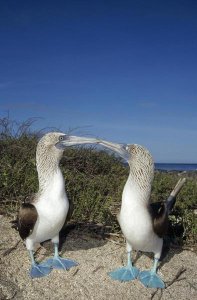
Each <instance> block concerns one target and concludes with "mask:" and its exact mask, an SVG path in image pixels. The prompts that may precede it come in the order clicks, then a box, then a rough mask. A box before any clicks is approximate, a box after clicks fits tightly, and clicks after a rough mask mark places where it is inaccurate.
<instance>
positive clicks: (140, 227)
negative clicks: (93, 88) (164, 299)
mask: <svg viewBox="0 0 197 300" xmlns="http://www.w3.org/2000/svg"><path fill="white" fill-rule="evenodd" d="M99 144H101V145H103V146H105V147H107V148H109V149H111V150H113V151H115V152H116V153H118V154H119V155H120V156H121V157H123V158H124V159H125V160H126V161H127V162H128V164H129V166H130V174H129V177H128V179H127V182H126V184H125V186H124V190H123V194H122V203H121V209H120V213H119V216H118V221H119V224H120V227H121V230H122V232H123V235H124V236H125V238H126V249H127V254H128V263H127V266H126V267H122V268H118V269H116V270H114V271H112V272H110V273H109V275H110V276H111V278H112V279H115V280H120V281H130V280H133V279H135V278H139V280H140V281H141V282H142V284H143V285H145V286H146V287H153V288H164V287H165V284H164V282H163V281H162V279H161V278H160V277H159V275H158V274H157V264H158V261H159V259H160V256H161V252H162V246H163V236H164V234H165V233H166V231H167V225H168V215H169V213H170V211H171V210H172V208H173V206H174V204H175V200H176V195H177V194H178V192H179V191H180V189H181V187H182V185H183V184H184V182H185V179H183V180H180V182H179V183H178V184H177V186H176V187H175V189H174V190H173V191H172V193H171V194H170V196H169V198H168V199H167V201H166V202H165V203H164V204H163V205H161V206H160V209H159V210H158V209H156V210H155V209H154V206H151V204H150V194H151V185H152V181H153V178H154V161H153V158H152V155H151V154H150V152H149V151H148V150H147V149H145V148H144V147H142V146H140V145H137V144H133V145H127V144H116V143H111V142H108V141H103V140H101V141H100V142H99ZM132 249H134V250H140V251H145V252H153V253H154V264H153V267H152V269H151V270H150V271H142V272H140V271H139V270H138V269H137V268H136V267H134V266H133V265H132V259H131V251H132Z"/></svg>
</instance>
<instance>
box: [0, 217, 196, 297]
mask: <svg viewBox="0 0 197 300" xmlns="http://www.w3.org/2000/svg"><path fill="white" fill-rule="evenodd" d="M9 221H10V220H9V219H8V218H7V217H3V216H0V299H16V300H19V299H29V300H31V299H32V300H33V299H34V300H37V299H43V300H45V299H59V300H61V299H69V300H72V299H75V300H77V299H81V300H82V299H109V300H110V299H118V300H119V299H134V300H135V299H139V300H143V299H151V298H153V299H154V300H156V299H163V300H164V299H179V300H185V299H190V300H192V299H197V276H196V275H197V259H196V255H195V254H194V253H193V252H191V251H179V252H178V251H174V250H171V251H170V252H169V253H168V255H167V257H166V258H165V259H164V261H163V262H162V265H161V267H160V269H159V274H160V275H161V277H162V278H163V280H164V281H165V283H168V282H170V281H171V280H172V279H173V278H175V276H176V274H177V272H178V271H179V270H180V268H181V267H183V268H186V271H185V272H184V273H183V274H182V275H181V276H180V277H179V280H176V281H175V282H174V283H173V284H171V285H170V286H168V287H167V288H166V289H165V290H163V293H162V294H161V290H155V289H147V288H145V287H143V286H142V285H141V283H140V282H139V281H138V280H134V281H132V282H127V283H121V282H118V281H112V280H111V279H110V278H109V276H108V275H107V272H109V271H111V270H113V269H114V268H116V267H119V266H121V265H122V264H123V261H124V262H125V260H126V256H125V248H124V246H122V245H120V244H116V243H115V242H114V241H110V240H103V239H97V238H92V237H91V236H90V235H89V234H87V233H84V232H82V233H81V232H80V231H79V230H73V231H71V232H70V233H69V234H68V236H67V238H66V241H65V242H64V243H63V245H62V249H61V255H62V256H63V257H68V258H72V259H75V260H76V261H78V262H79V266H77V267H74V268H72V269H70V270H69V271H61V270H53V271H52V272H51V274H50V275H49V276H47V277H44V278H40V279H33V280H32V279H31V278H30V277H29V275H28V270H29V267H30V262H29V255H28V252H27V251H26V249H25V247H24V245H23V243H22V242H20V243H19V244H18V246H17V248H16V249H15V250H13V251H12V252H10V253H9V254H8V255H6V256H4V255H3V254H4V253H5V250H6V249H8V248H10V247H12V246H14V245H15V244H16V242H17V241H18V240H19V236H18V233H17V232H16V231H15V230H14V229H12V228H11V227H10V223H9ZM51 255H52V248H51V247H50V248H49V249H46V248H43V247H42V248H40V249H39V251H38V253H37V260H38V261H42V260H44V259H45V258H46V257H49V256H51ZM135 264H136V266H137V267H139V268H140V269H141V270H144V269H148V268H150V266H151V264H152V259H151V257H150V255H149V256H147V255H145V254H143V255H141V256H140V257H139V258H138V259H137V261H136V262H135ZM180 279H181V280H180ZM155 291H157V293H156V294H155V295H154V292H155Z"/></svg>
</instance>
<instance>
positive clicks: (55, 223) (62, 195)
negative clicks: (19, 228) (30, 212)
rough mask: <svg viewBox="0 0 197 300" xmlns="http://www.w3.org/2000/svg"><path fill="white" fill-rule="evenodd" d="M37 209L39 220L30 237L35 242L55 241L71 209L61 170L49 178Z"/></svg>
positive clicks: (36, 205)
mask: <svg viewBox="0 0 197 300" xmlns="http://www.w3.org/2000/svg"><path fill="white" fill-rule="evenodd" d="M35 207H36V209H37V212H38V220H37V222H36V224H35V227H34V230H33V233H32V235H31V236H30V237H31V239H33V240H34V242H42V241H44V240H46V239H53V238H54V237H55V236H57V235H58V234H59V231H60V230H61V228H62V226H63V224H64V222H65V220H66V216H67V213H68V209H69V202H68V198H67V195H66V192H65V186H64V179H63V176H62V173H61V171H60V170H59V171H58V172H56V173H55V174H53V176H51V177H50V178H49V180H48V182H47V185H46V186H45V188H44V189H43V190H42V191H41V193H40V196H39V198H38V201H37V202H36V203H35Z"/></svg>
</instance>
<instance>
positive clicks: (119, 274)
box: [108, 266, 139, 281]
mask: <svg viewBox="0 0 197 300" xmlns="http://www.w3.org/2000/svg"><path fill="white" fill-rule="evenodd" d="M108 274H109V276H110V277H111V278H112V279H114V280H119V281H131V280H134V279H135V278H137V277H138V274H139V270H138V269H137V268H135V267H131V266H130V267H129V266H126V267H122V268H118V269H116V270H114V271H112V272H109V273H108Z"/></svg>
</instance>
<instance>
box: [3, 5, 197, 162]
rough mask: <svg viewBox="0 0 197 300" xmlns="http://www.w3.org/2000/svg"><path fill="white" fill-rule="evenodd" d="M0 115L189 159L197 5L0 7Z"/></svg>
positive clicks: (192, 152)
mask: <svg viewBox="0 0 197 300" xmlns="http://www.w3.org/2000/svg"><path fill="white" fill-rule="evenodd" d="M0 41H1V46H0V117H3V116H6V114H7V112H8V111H9V114H10V118H11V119H16V120H17V121H23V120H26V119H27V118H30V117H38V120H37V121H36V122H35V124H34V127H35V129H41V128H43V127H48V126H49V127H58V128H60V129H61V130H62V131H65V132H66V131H67V130H68V129H70V128H71V129H72V128H76V127H79V129H78V130H76V131H74V132H75V133H76V134H79V133H80V134H81V135H91V136H98V137H100V138H105V139H108V140H111V141H115V142H126V143H139V144H142V145H144V146H146V147H148V148H149V149H150V150H151V152H152V153H153V156H154V158H155V161H157V162H196V163H197V2H196V1H191V0H184V1H182V0H179V1H175V0H171V1H168V0H166V1H161V0H157V1H151V0H149V1H148V0H144V1H141V0H136V1H132V0H130V1H124V0H122V1H115V0H114V1H107V0H106V1H102V0H100V1H94V0H92V1H91V0H88V1H83V0H81V1H75V0H72V1H66V0H64V1H58V0H57V1H50V0H48V1H27V0H26V1H21V0H17V1H12V0H11V1H6V0H3V1H1V2H0Z"/></svg>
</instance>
